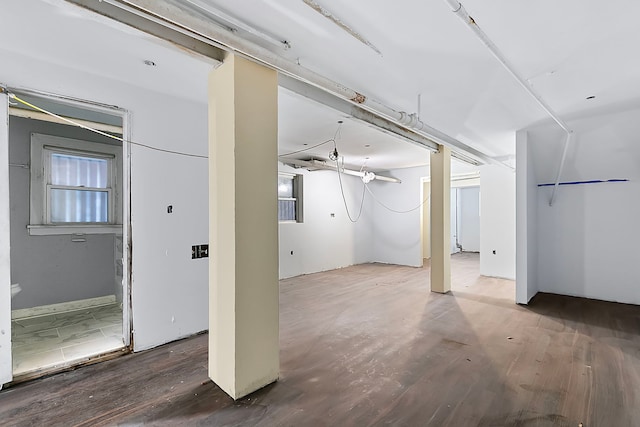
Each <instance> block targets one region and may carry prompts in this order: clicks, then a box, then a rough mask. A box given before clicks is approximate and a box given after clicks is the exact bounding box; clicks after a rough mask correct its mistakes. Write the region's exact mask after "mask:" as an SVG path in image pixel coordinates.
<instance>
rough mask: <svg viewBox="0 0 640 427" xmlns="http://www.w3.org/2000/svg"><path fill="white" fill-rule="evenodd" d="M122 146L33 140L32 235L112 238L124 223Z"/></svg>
mask: <svg viewBox="0 0 640 427" xmlns="http://www.w3.org/2000/svg"><path fill="white" fill-rule="evenodd" d="M121 150H122V149H121V147H120V146H117V145H112V144H102V143H97V142H88V141H80V140H74V139H69V138H62V137H57V136H51V135H42V134H35V133H34V134H32V135H31V213H30V219H31V224H30V225H29V233H30V234H32V235H47V234H72V233H87V234H97V233H113V232H117V231H118V229H119V228H120V227H121V224H122V213H121V212H122V206H121V202H120V200H121V197H120V193H121V189H120V180H119V179H118V177H119V176H120V175H121V171H122V155H121Z"/></svg>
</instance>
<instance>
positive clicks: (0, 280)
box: [0, 93, 13, 388]
mask: <svg viewBox="0 0 640 427" xmlns="http://www.w3.org/2000/svg"><path fill="white" fill-rule="evenodd" d="M8 124H9V104H8V100H7V95H6V94H4V93H0V388H2V385H3V384H5V383H8V382H9V381H11V379H12V378H13V376H12V371H13V367H12V362H11V256H10V254H11V251H10V246H9V236H10V234H11V232H10V223H9V130H8Z"/></svg>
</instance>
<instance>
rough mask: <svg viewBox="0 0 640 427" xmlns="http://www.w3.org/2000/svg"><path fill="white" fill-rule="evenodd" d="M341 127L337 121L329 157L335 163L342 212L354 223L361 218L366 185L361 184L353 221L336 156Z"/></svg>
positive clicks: (337, 156) (338, 156)
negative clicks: (356, 211) (358, 202)
mask: <svg viewBox="0 0 640 427" xmlns="http://www.w3.org/2000/svg"><path fill="white" fill-rule="evenodd" d="M341 126H342V120H340V121H338V128H337V129H336V132H335V133H334V134H333V151H332V152H331V154H330V155H329V157H330V158H331V160H333V161H335V162H336V171H337V172H338V182H339V183H340V193H341V194H342V201H343V202H344V210H345V211H347V217H349V221H351V222H353V223H356V222H358V221H359V220H360V217H361V216H362V209H363V207H364V197H365V196H366V191H365V188H366V185H365V184H364V182H363V183H362V185H363V188H362V198H361V199H360V209H359V210H358V215H357V216H356V218H355V219H353V217H352V216H351V212H349V206H348V205H347V198H346V196H345V195H344V186H343V184H342V172H340V155H339V154H338V143H337V142H336V139H337V138H339V136H340V127H341ZM342 168H344V157H343V158H342Z"/></svg>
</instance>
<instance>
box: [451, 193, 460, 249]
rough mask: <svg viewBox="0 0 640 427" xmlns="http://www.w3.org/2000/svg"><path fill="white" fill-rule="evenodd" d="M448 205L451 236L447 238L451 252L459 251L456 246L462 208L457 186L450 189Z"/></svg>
mask: <svg viewBox="0 0 640 427" xmlns="http://www.w3.org/2000/svg"><path fill="white" fill-rule="evenodd" d="M450 202H451V203H450V206H449V221H450V224H451V238H450V239H449V243H450V244H449V247H450V251H451V253H452V254H456V253H458V252H460V248H458V243H459V235H460V228H461V227H460V223H461V222H462V209H461V204H460V199H459V194H458V188H452V189H451V198H450Z"/></svg>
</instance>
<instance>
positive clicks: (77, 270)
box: [9, 116, 116, 309]
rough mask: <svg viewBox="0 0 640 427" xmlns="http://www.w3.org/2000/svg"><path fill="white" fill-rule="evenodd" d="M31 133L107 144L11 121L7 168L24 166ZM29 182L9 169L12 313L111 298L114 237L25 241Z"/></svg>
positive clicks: (69, 130)
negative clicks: (16, 285) (16, 289)
mask: <svg viewBox="0 0 640 427" xmlns="http://www.w3.org/2000/svg"><path fill="white" fill-rule="evenodd" d="M32 132H36V133H43V134H48V135H56V136H62V137H67V138H74V139H83V140H89V141H95V142H110V141H105V139H106V138H104V137H101V136H100V135H95V134H93V133H92V132H89V131H86V130H84V129H80V128H74V127H71V126H65V125H58V124H55V123H47V122H42V121H38V120H30V119H24V118H20V117H13V116H12V117H10V119H9V163H10V164H29V163H30V158H29V156H30V153H29V151H30V146H31V143H30V141H31V133H32ZM29 180H30V175H29V169H25V168H21V167H15V166H12V167H10V168H9V186H10V205H11V283H19V284H20V286H21V287H22V292H21V293H19V294H18V295H16V296H15V298H13V300H12V309H20V308H30V307H37V306H40V305H47V304H56V303H61V302H67V301H75V300H80V299H86V298H94V297H100V296H105V295H114V293H115V275H116V271H115V263H114V235H86V236H85V238H86V242H81V243H79V242H72V241H71V237H72V236H70V235H60V236H29V233H28V231H27V224H28V223H29Z"/></svg>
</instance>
